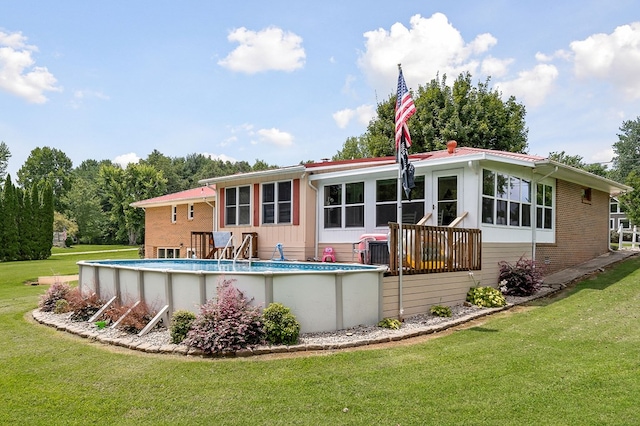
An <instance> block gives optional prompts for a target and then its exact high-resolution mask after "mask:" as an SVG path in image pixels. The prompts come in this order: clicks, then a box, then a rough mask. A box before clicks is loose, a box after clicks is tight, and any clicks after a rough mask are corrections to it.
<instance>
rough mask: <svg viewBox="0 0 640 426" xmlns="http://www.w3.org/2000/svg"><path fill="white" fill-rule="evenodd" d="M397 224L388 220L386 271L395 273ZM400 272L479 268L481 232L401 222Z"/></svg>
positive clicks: (396, 264) (397, 263) (432, 271)
mask: <svg viewBox="0 0 640 426" xmlns="http://www.w3.org/2000/svg"><path fill="white" fill-rule="evenodd" d="M398 229H399V225H398V224H397V223H389V230H390V241H389V247H391V250H390V253H389V273H390V274H391V275H397V274H398V273H399V272H398V265H399V262H398V257H399V256H398V254H399V250H398ZM402 241H403V252H404V256H403V257H404V259H403V262H402V265H403V269H402V273H403V274H429V273H436V272H454V271H477V270H480V269H481V265H480V262H481V259H482V256H481V254H482V253H481V250H482V232H481V231H480V230H479V229H465V228H453V227H448V226H420V225H408V224H402Z"/></svg>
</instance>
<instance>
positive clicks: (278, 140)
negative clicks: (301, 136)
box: [258, 128, 293, 146]
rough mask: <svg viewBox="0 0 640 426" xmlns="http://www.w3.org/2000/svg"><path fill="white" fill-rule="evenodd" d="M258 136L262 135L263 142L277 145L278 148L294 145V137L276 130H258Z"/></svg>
mask: <svg viewBox="0 0 640 426" xmlns="http://www.w3.org/2000/svg"><path fill="white" fill-rule="evenodd" d="M258 135H260V139H261V140H262V141H265V142H268V143H270V144H273V145H277V146H291V145H293V136H292V135H291V134H290V133H287V132H283V131H281V130H278V129H275V128H271V129H260V130H258Z"/></svg>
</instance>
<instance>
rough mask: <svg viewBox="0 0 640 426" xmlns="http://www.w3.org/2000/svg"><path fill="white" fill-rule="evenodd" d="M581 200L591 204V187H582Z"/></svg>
mask: <svg viewBox="0 0 640 426" xmlns="http://www.w3.org/2000/svg"><path fill="white" fill-rule="evenodd" d="M582 202H583V203H587V204H591V188H582Z"/></svg>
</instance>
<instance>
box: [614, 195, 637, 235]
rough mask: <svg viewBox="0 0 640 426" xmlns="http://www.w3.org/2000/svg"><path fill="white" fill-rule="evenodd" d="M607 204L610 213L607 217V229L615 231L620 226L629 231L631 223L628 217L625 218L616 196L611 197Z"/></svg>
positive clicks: (631, 226) (631, 227)
mask: <svg viewBox="0 0 640 426" xmlns="http://www.w3.org/2000/svg"><path fill="white" fill-rule="evenodd" d="M609 206H610V209H609V212H610V214H611V216H610V218H609V229H610V230H611V231H616V232H617V231H618V229H619V228H620V227H622V229H623V230H624V231H631V229H633V224H632V223H631V222H630V221H629V218H627V215H626V213H625V212H624V210H623V208H622V204H621V203H620V200H618V197H611V200H610V202H609Z"/></svg>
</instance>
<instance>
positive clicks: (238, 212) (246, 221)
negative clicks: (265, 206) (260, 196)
mask: <svg viewBox="0 0 640 426" xmlns="http://www.w3.org/2000/svg"><path fill="white" fill-rule="evenodd" d="M225 223H226V225H250V224H251V187H250V186H239V187H237V188H225Z"/></svg>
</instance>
